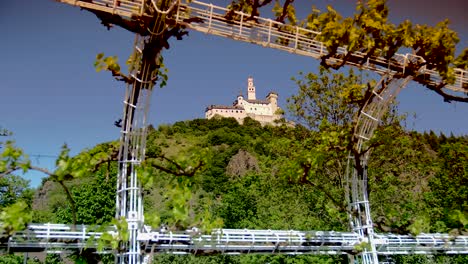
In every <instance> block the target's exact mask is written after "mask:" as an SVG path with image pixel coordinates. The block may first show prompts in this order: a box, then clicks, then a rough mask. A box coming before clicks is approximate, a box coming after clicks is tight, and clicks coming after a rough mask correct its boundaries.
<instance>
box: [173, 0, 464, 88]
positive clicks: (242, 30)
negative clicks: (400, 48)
mask: <svg viewBox="0 0 468 264" xmlns="http://www.w3.org/2000/svg"><path fill="white" fill-rule="evenodd" d="M228 11H229V10H228V9H226V8H224V7H220V6H215V5H213V4H207V3H203V2H200V1H192V2H191V3H190V4H188V5H180V6H179V8H178V11H177V15H176V20H177V21H178V22H179V23H183V19H187V18H190V17H197V18H200V19H202V20H203V21H204V23H192V24H189V25H187V26H188V27H189V28H190V29H192V30H196V31H199V32H203V33H207V34H211V35H216V36H221V37H226V38H231V39H234V40H239V41H243V42H249V43H253V44H257V45H260V46H263V47H269V48H274V49H279V50H284V51H287V52H291V53H295V54H298V55H303V56H308V57H312V58H315V59H320V58H322V56H325V55H327V54H328V50H327V47H326V46H325V45H324V43H323V42H320V41H318V40H316V39H317V36H318V35H320V34H321V33H320V32H317V31H312V30H309V29H305V28H302V27H296V26H291V25H285V24H283V23H279V22H277V21H274V20H272V19H267V18H262V17H255V19H256V20H257V22H254V21H252V20H247V19H248V18H249V17H250V15H248V14H245V13H242V12H235V13H236V14H237V15H238V16H239V17H240V20H239V21H232V20H228V19H226V18H225V14H226V13H227V12H228ZM347 53H348V51H347V50H346V48H345V47H340V48H338V55H346V54H347ZM353 55H354V56H356V57H360V58H365V56H366V54H365V53H361V52H354V53H353ZM415 57H416V58H418V59H422V58H420V57H418V56H415V55H413V54H410V53H408V54H395V55H394V56H393V57H392V58H391V59H390V60H388V59H385V58H382V57H373V58H369V59H367V60H366V62H365V63H364V64H357V63H354V62H351V61H348V62H346V64H347V65H351V66H356V67H358V68H361V69H365V70H370V71H373V72H376V73H379V74H382V75H383V74H391V75H393V76H394V75H396V74H398V73H400V74H401V73H405V70H406V67H407V66H408V65H409V64H408V63H409V62H410V61H414V59H415ZM329 61H330V62H333V63H340V62H342V60H341V59H340V58H338V57H335V58H330V59H329ZM420 74H425V75H427V76H428V77H430V79H431V80H432V81H430V82H429V84H431V85H438V84H439V83H440V82H441V81H442V78H441V77H440V76H439V74H438V73H437V72H436V71H434V70H429V69H422V71H421V72H420ZM464 87H465V88H464ZM466 87H468V71H465V70H462V69H455V83H454V84H448V85H446V86H445V87H444V89H449V90H452V91H455V92H466V91H468V88H466Z"/></svg>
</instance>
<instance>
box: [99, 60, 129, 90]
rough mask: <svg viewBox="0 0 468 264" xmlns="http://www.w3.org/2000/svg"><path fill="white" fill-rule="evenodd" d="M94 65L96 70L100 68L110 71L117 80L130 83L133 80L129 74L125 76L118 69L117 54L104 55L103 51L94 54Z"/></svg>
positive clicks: (100, 69)
mask: <svg viewBox="0 0 468 264" xmlns="http://www.w3.org/2000/svg"><path fill="white" fill-rule="evenodd" d="M94 67H95V68H96V71H97V72H100V71H102V70H106V71H110V72H111V73H112V76H114V77H115V79H116V80H118V81H123V82H126V83H128V84H131V83H133V81H134V80H133V78H132V77H131V76H127V75H125V74H124V73H122V72H121V71H120V64H119V63H118V58H117V56H108V57H104V53H99V54H98V55H96V61H95V62H94Z"/></svg>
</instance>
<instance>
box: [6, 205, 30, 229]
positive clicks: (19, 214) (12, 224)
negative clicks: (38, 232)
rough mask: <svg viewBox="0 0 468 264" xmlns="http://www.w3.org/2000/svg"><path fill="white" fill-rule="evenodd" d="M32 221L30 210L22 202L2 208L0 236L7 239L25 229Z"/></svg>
mask: <svg viewBox="0 0 468 264" xmlns="http://www.w3.org/2000/svg"><path fill="white" fill-rule="evenodd" d="M31 220H32V212H31V209H30V208H29V207H28V205H27V204H26V203H25V202H24V201H18V202H16V203H14V204H12V205H9V206H7V207H5V208H2V211H1V212H0V234H1V236H6V237H9V236H11V235H13V233H15V232H16V231H21V230H23V229H25V228H26V225H27V224H28V223H30V222H31Z"/></svg>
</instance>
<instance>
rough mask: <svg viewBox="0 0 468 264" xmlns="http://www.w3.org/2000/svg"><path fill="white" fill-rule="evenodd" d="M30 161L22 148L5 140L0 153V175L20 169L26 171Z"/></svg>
mask: <svg viewBox="0 0 468 264" xmlns="http://www.w3.org/2000/svg"><path fill="white" fill-rule="evenodd" d="M30 165H31V161H30V160H29V158H28V156H27V155H26V154H24V152H23V150H21V149H20V148H17V147H15V146H14V143H13V141H7V142H6V143H5V145H4V147H3V152H2V153H1V154H0V176H2V175H6V174H9V173H11V172H13V171H15V170H18V169H21V170H23V172H24V173H25V172H27V171H28V170H29V168H30Z"/></svg>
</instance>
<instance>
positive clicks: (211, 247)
mask: <svg viewBox="0 0 468 264" xmlns="http://www.w3.org/2000/svg"><path fill="white" fill-rule="evenodd" d="M142 229H143V230H146V231H143V232H140V233H139V234H138V239H137V240H138V243H139V244H141V248H142V250H144V251H145V252H146V253H148V254H153V253H174V254H197V253H200V254H203V253H208V252H211V253H222V254H245V253H260V254H262V253H263V254H270V253H284V254H292V255H294V254H317V255H336V254H347V253H351V252H353V253H356V246H357V245H359V244H360V243H362V242H367V240H366V239H365V238H364V237H362V236H360V235H359V234H358V233H356V232H334V231H297V230H248V229H217V230H214V231H213V232H212V233H211V234H209V235H201V234H199V233H198V232H197V231H196V230H187V231H185V232H157V231H153V230H151V228H150V227H148V226H144V227H143V228H142ZM74 230H75V231H74ZM91 230H92V227H90V226H85V225H80V226H78V227H76V228H75V229H73V228H72V226H71V225H63V224H30V225H29V227H28V228H27V229H26V230H24V231H21V232H17V233H16V234H15V235H13V236H12V237H11V238H10V240H9V242H8V247H9V250H10V251H13V252H15V251H24V250H26V249H27V250H30V251H47V252H54V253H59V252H66V251H69V250H75V249H80V250H82V249H85V248H88V249H96V248H97V240H98V239H99V238H100V237H101V235H102V232H96V231H91ZM107 232H109V233H111V234H115V233H116V232H117V231H116V229H115V227H114V228H112V227H109V228H108V230H107ZM374 242H375V245H376V249H377V254H378V255H399V254H435V253H437V254H441V253H443V254H468V236H450V235H448V234H420V235H418V236H410V235H394V234H375V235H374ZM100 253H102V254H109V253H112V250H111V248H104V251H102V252H100Z"/></svg>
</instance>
